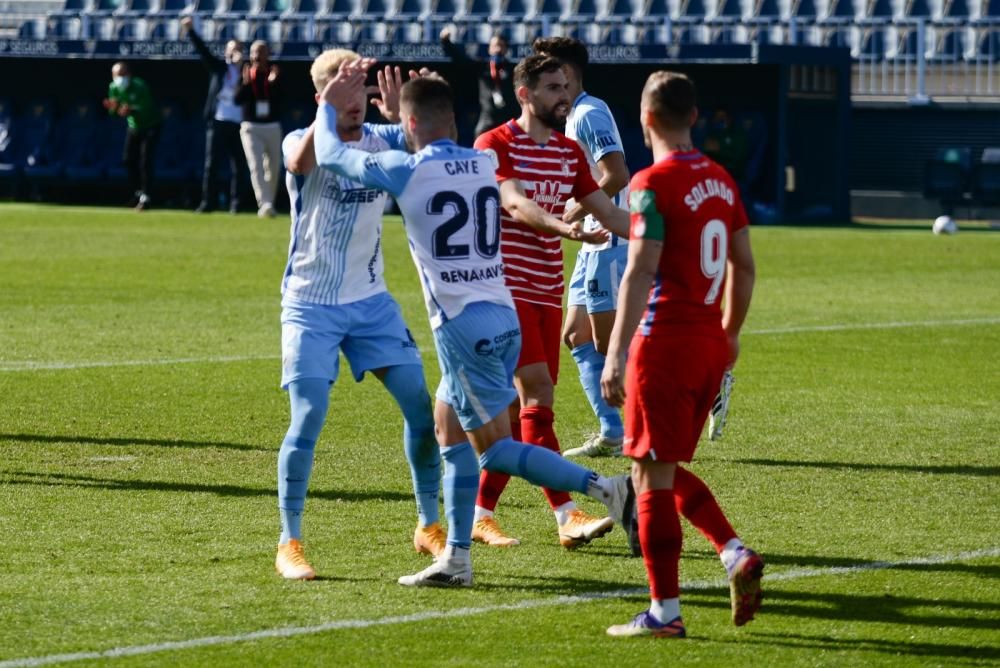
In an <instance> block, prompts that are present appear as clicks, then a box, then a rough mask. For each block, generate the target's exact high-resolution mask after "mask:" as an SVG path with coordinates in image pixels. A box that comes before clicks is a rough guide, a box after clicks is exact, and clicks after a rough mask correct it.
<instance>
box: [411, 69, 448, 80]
mask: <svg viewBox="0 0 1000 668" xmlns="http://www.w3.org/2000/svg"><path fill="white" fill-rule="evenodd" d="M410 78H411V79H437V80H438V81H444V80H445V78H444V77H443V76H441V74H440V73H438V72H435V71H434V70H432V69H431V68H429V67H421V68H420V69H419V70H410Z"/></svg>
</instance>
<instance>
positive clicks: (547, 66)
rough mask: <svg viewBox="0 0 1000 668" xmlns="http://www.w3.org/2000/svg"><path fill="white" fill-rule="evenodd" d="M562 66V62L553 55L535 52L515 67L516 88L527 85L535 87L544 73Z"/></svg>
mask: <svg viewBox="0 0 1000 668" xmlns="http://www.w3.org/2000/svg"><path fill="white" fill-rule="evenodd" d="M561 68H562V63H561V62H559V61H558V60H556V59H555V58H553V57H552V56H543V55H540V54H535V55H533V56H528V57H527V58H525V59H524V60H522V61H521V62H519V63H518V64H517V67H515V68H514V88H519V87H521V86H527V87H528V88H534V87H535V86H537V85H538V80H539V79H540V78H541V77H542V75H543V74H547V73H548V72H555V71H557V70H559V69H561Z"/></svg>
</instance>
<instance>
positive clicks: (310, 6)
mask: <svg viewBox="0 0 1000 668" xmlns="http://www.w3.org/2000/svg"><path fill="white" fill-rule="evenodd" d="M320 4H321V3H318V2H316V0H292V1H291V2H289V3H288V9H286V10H285V13H284V15H285V16H287V17H291V18H297V19H312V18H315V17H316V15H317V14H320V13H322V12H323V11H325V9H326V8H325V7H323V8H321V7H320ZM323 4H325V3H323Z"/></svg>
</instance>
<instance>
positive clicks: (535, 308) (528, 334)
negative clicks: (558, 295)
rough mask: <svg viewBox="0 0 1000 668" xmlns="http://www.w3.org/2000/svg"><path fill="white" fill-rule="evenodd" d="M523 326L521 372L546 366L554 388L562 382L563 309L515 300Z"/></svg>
mask: <svg viewBox="0 0 1000 668" xmlns="http://www.w3.org/2000/svg"><path fill="white" fill-rule="evenodd" d="M514 306H515V308H517V319H518V321H519V322H520V324H521V356H520V357H519V358H518V359H517V368H518V369H520V368H521V367H524V366H528V365H529V364H535V363H537V362H545V363H546V364H547V365H548V367H549V375H550V376H552V384H553V385H555V384H556V382H558V380H559V353H560V352H561V348H562V309H561V308H557V307H555V306H542V305H541V304H532V303H531V302H525V301H521V300H520V299H515V300H514Z"/></svg>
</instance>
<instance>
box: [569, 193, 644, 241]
mask: <svg viewBox="0 0 1000 668" xmlns="http://www.w3.org/2000/svg"><path fill="white" fill-rule="evenodd" d="M580 205H581V206H582V207H583V208H584V209H585V210H586V211H587V212H588V213H590V214H591V215H593V216H594V218H596V219H597V221H598V222H599V223H600V224H601V225H602V226H604V229H606V230H609V231H611V232H613V233H614V234H617V235H618V236H620V237H622V238H623V239H628V234H629V231H628V228H629V218H628V212H627V211H625V209H622V208H620V207H617V206H615V203H614V202H612V201H611V198H610V197H608V196H607V195H606V194H605V193H604V190H603V189H602V190H595V191H594V192H592V193H590V194H589V195H587V196H586V197H584V198H583V199H582V200H580ZM564 219H565V217H564Z"/></svg>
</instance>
